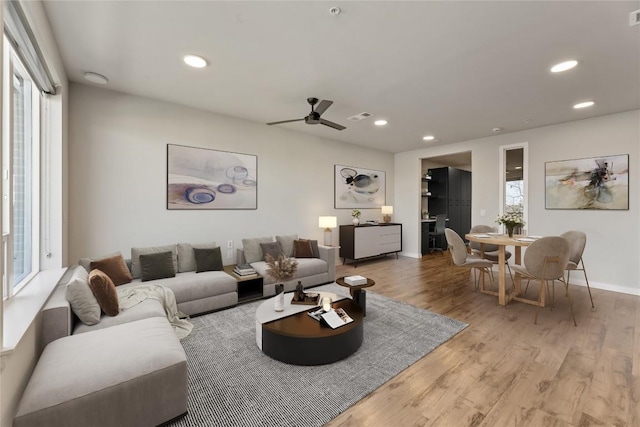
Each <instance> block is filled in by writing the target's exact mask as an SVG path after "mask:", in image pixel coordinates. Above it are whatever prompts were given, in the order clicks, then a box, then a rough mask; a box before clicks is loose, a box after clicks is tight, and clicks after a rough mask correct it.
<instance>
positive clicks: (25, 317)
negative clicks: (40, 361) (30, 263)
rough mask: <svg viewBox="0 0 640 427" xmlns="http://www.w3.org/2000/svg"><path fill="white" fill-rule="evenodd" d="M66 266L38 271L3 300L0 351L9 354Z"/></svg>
mask: <svg viewBox="0 0 640 427" xmlns="http://www.w3.org/2000/svg"><path fill="white" fill-rule="evenodd" d="M66 270H67V269H66V268H55V269H52V270H45V271H40V272H39V273H38V274H36V275H35V276H34V277H33V278H32V279H31V281H29V283H28V284H27V285H25V286H24V287H23V289H22V290H20V292H19V293H18V294H17V295H15V296H14V297H12V298H10V299H8V300H6V301H4V306H3V309H2V310H3V313H2V315H3V319H2V326H3V331H2V351H1V352H0V356H5V355H8V354H11V353H12V352H13V350H15V348H16V347H17V346H18V344H19V343H20V340H22V337H23V336H24V334H25V333H26V332H27V330H28V329H29V327H30V326H31V324H32V323H33V321H34V320H35V319H36V317H37V316H38V313H40V311H41V310H42V307H44V305H45V303H46V302H47V300H48V299H49V296H51V293H52V292H53V290H54V289H55V288H56V285H57V284H58V282H59V281H60V279H61V278H62V276H63V275H64V273H65V271H66Z"/></svg>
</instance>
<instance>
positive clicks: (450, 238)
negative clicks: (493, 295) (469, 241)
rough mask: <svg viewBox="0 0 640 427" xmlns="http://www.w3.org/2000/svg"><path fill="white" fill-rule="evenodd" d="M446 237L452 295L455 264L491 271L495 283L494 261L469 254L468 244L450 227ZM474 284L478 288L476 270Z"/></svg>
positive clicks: (481, 270)
mask: <svg viewBox="0 0 640 427" xmlns="http://www.w3.org/2000/svg"><path fill="white" fill-rule="evenodd" d="M444 232H445V238H446V239H447V246H448V248H449V253H450V258H449V259H450V270H451V297H452V298H453V265H454V264H455V265H456V266H458V267H463V268H468V269H477V270H480V272H481V273H489V280H490V281H491V284H492V285H493V274H491V267H492V266H493V263H492V262H491V261H489V260H487V259H482V258H480V257H479V256H477V255H473V254H469V253H468V252H467V246H466V245H465V244H464V241H463V240H462V238H461V237H460V236H458V233H456V232H455V231H453V230H452V229H450V228H445V230H444ZM474 284H475V289H476V290H477V289H478V278H476V275H475V271H474ZM442 290H444V271H443V280H442V289H441V292H442Z"/></svg>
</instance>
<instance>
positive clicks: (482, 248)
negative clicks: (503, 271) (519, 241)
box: [469, 225, 513, 284]
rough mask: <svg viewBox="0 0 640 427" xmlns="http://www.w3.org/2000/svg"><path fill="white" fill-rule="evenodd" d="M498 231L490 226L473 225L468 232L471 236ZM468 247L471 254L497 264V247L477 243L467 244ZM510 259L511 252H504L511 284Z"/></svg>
mask: <svg viewBox="0 0 640 427" xmlns="http://www.w3.org/2000/svg"><path fill="white" fill-rule="evenodd" d="M497 231H498V229H497V228H496V227H492V226H490V225H474V226H473V227H471V230H469V233H471V234H482V233H496V232H497ZM469 246H470V247H471V253H472V254H474V255H478V256H480V257H482V258H484V259H488V260H489V261H491V262H493V263H494V264H497V263H498V260H499V258H500V256H499V251H498V245H491V244H486V243H479V242H469ZM510 258H511V252H509V251H507V250H505V251H504V261H505V265H506V266H507V269H508V270H509V277H511V283H512V284H513V274H512V273H511V267H509V259H510Z"/></svg>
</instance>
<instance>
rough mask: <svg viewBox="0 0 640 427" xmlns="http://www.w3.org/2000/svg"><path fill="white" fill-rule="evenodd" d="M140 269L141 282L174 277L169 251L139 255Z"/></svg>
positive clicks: (171, 257) (174, 272)
mask: <svg viewBox="0 0 640 427" xmlns="http://www.w3.org/2000/svg"><path fill="white" fill-rule="evenodd" d="M140 269H141V272H142V277H141V279H142V281H143V282H147V281H149V280H156V279H164V278H166V277H174V276H175V275H176V270H175V269H174V266H173V255H172V254H171V251H167V252H158V253H154V254H142V255H140Z"/></svg>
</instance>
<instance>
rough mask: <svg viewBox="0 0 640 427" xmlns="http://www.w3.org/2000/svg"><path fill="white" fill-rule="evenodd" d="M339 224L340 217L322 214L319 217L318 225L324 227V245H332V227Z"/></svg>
mask: <svg viewBox="0 0 640 427" xmlns="http://www.w3.org/2000/svg"><path fill="white" fill-rule="evenodd" d="M337 226H338V218H337V217H335V216H321V217H319V218H318V227H320V228H324V245H325V246H331V234H332V231H331V229H332V228H336V227H337Z"/></svg>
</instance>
